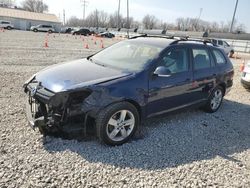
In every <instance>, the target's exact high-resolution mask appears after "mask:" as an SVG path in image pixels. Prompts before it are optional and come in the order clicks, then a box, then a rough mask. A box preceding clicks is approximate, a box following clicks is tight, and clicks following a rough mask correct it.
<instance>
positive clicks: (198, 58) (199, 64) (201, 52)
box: [192, 49, 211, 70]
mask: <svg viewBox="0 0 250 188" xmlns="http://www.w3.org/2000/svg"><path fill="white" fill-rule="evenodd" d="M192 53H193V57H194V70H199V69H206V68H209V67H210V66H211V65H210V58H209V54H208V51H207V50H206V49H192Z"/></svg>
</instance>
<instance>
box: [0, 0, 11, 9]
mask: <svg viewBox="0 0 250 188" xmlns="http://www.w3.org/2000/svg"><path fill="white" fill-rule="evenodd" d="M13 6H15V1H14V0H0V7H7V8H11V7H13Z"/></svg>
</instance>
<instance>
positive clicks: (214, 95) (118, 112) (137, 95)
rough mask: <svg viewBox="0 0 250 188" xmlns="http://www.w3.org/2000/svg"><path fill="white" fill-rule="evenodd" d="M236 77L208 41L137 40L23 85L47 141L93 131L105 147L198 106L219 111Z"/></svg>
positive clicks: (35, 124)
mask: <svg viewBox="0 0 250 188" xmlns="http://www.w3.org/2000/svg"><path fill="white" fill-rule="evenodd" d="M233 75H234V70H233V66H232V63H231V62H230V60H229V58H228V57H227V56H226V55H225V53H224V52H223V51H222V50H221V49H219V48H217V47H216V46H214V45H213V44H211V43H209V42H208V41H202V40H190V39H178V40H177V39H168V38H162V37H153V36H139V37H134V38H131V39H128V40H125V41H122V42H119V43H116V44H114V45H112V46H110V47H108V48H106V49H104V50H102V51H100V52H98V53H96V54H94V55H91V56H89V57H87V58H85V59H80V60H76V61H73V62H67V63H62V64H57V65H53V66H51V67H48V68H46V69H44V70H42V71H40V72H38V73H37V74H35V75H33V76H32V77H31V78H30V79H29V80H28V81H27V82H26V83H25V84H24V90H25V93H27V95H28V102H27V117H28V120H29V123H30V124H31V125H32V126H33V127H38V129H39V130H40V132H41V133H42V134H45V135H47V134H50V133H60V134H62V135H67V136H70V135H71V136H72V135H75V133H79V134H81V135H85V134H86V132H87V130H88V127H94V130H95V131H96V135H97V137H98V138H99V139H100V141H101V142H103V143H106V144H109V145H119V144H123V143H125V142H126V141H128V140H129V139H130V138H131V137H132V136H133V134H134V133H135V131H136V130H137V128H138V126H139V125H140V124H143V122H144V121H145V120H146V119H147V118H149V117H153V116H156V115H159V114H163V113H166V112H170V111H174V110H177V109H181V108H184V107H188V106H192V105H197V106H200V107H203V108H204V109H205V110H206V111H207V112H215V111H217V110H218V109H219V107H220V105H221V103H222V100H223V97H224V95H225V94H226V93H227V92H228V91H229V90H230V88H231V87H232V84H233Z"/></svg>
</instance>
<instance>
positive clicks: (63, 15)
mask: <svg viewBox="0 0 250 188" xmlns="http://www.w3.org/2000/svg"><path fill="white" fill-rule="evenodd" d="M63 25H65V9H63Z"/></svg>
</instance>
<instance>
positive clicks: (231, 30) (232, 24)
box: [229, 0, 239, 33]
mask: <svg viewBox="0 0 250 188" xmlns="http://www.w3.org/2000/svg"><path fill="white" fill-rule="evenodd" d="M238 1H239V0H236V3H235V8H234V14H233V18H232V23H231V27H230V30H229V32H230V33H232V32H233V26H234V20H235V14H236V10H237V6H238Z"/></svg>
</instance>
